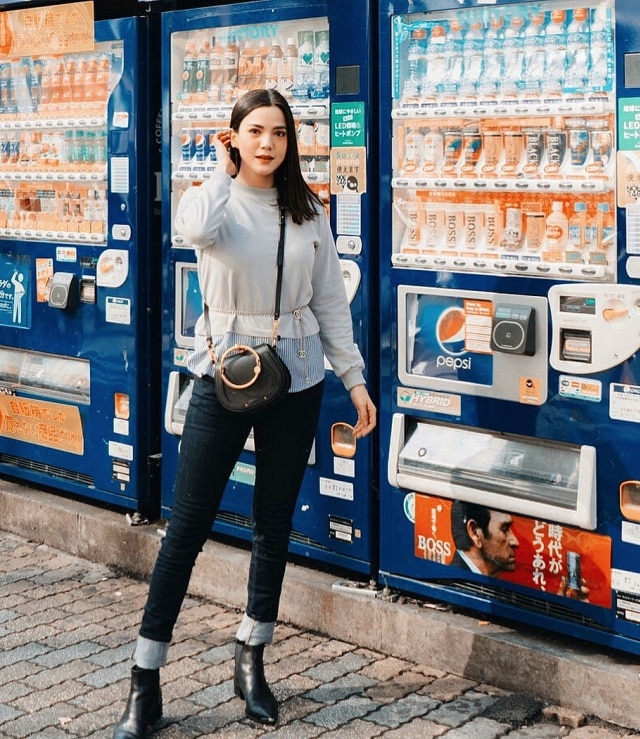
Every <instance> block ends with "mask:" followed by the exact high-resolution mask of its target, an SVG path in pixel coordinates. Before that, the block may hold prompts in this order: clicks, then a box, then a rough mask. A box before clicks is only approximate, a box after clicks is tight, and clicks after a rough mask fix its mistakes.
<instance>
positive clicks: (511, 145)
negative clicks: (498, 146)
mask: <svg viewBox="0 0 640 739" xmlns="http://www.w3.org/2000/svg"><path fill="white" fill-rule="evenodd" d="M523 152H524V133H522V131H505V132H504V164H503V165H502V171H503V172H504V173H505V174H514V173H515V172H516V171H517V170H518V169H519V167H520V163H521V161H522V154H523Z"/></svg>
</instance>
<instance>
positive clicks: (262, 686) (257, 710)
mask: <svg viewBox="0 0 640 739" xmlns="http://www.w3.org/2000/svg"><path fill="white" fill-rule="evenodd" d="M263 653H264V644H259V645H257V646H255V647H251V646H248V645H247V644H245V643H244V642H241V641H236V669H235V674H234V676H233V689H234V692H235V694H236V695H237V696H239V697H240V698H242V699H243V700H244V702H245V713H246V714H247V716H248V717H249V718H251V719H253V720H254V721H259V722H260V723H261V724H275V722H276V721H277V720H278V703H277V701H276V699H275V697H274V695H273V693H272V692H271V689H270V688H269V686H268V685H267V681H266V679H265V677H264V664H263V661H262V657H263Z"/></svg>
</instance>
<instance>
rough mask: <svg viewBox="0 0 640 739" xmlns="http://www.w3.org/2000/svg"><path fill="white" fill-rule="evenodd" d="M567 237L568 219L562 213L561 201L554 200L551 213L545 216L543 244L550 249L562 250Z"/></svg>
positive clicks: (565, 244)
mask: <svg viewBox="0 0 640 739" xmlns="http://www.w3.org/2000/svg"><path fill="white" fill-rule="evenodd" d="M568 237H569V219H568V218H567V216H565V214H564V210H563V207H562V203H561V202H560V201H558V200H556V201H554V202H553V205H552V206H551V213H549V215H548V216H547V222H546V228H545V246H546V248H547V249H550V250H555V251H560V250H564V249H565V247H566V246H567V240H568Z"/></svg>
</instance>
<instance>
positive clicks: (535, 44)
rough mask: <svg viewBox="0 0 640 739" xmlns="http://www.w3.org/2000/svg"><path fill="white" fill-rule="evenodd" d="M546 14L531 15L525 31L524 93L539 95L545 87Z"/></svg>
mask: <svg viewBox="0 0 640 739" xmlns="http://www.w3.org/2000/svg"><path fill="white" fill-rule="evenodd" d="M544 20H545V19H544V13H530V14H529V21H528V23H527V27H526V28H525V31H524V56H523V61H522V80H523V83H524V92H525V93H529V94H532V93H533V94H536V95H537V93H539V92H540V91H541V90H542V88H543V86H544V68H545V53H546V46H545V43H546V42H545V25H544Z"/></svg>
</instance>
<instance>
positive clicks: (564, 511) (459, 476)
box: [389, 414, 596, 529]
mask: <svg viewBox="0 0 640 739" xmlns="http://www.w3.org/2000/svg"><path fill="white" fill-rule="evenodd" d="M389 478H390V481H391V482H392V484H394V485H395V486H396V487H399V488H407V489H410V490H415V491H417V492H425V493H432V494H440V495H443V496H445V497H450V498H460V499H462V500H470V501H473V502H477V503H485V504H487V505H490V506H492V507H496V508H501V509H504V510H507V511H511V512H522V513H524V514H527V515H537V516H540V517H541V518H547V519H551V520H555V521H559V522H560V521H564V522H566V523H573V524H577V525H579V526H582V527H584V528H589V529H593V528H595V525H596V521H595V518H596V517H595V449H594V448H593V447H588V446H578V445H573V444H567V443H563V442H558V441H549V440H545V439H539V438H533V437H526V436H516V435H513V434H503V433H499V432H493V431H487V430H478V429H474V428H468V427H464V426H455V425H453V424H443V423H434V422H430V421H422V420H419V421H418V420H415V419H411V418H407V417H405V416H403V415H402V414H396V416H395V417H394V423H393V430H392V445H391V454H390V459H389Z"/></svg>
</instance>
